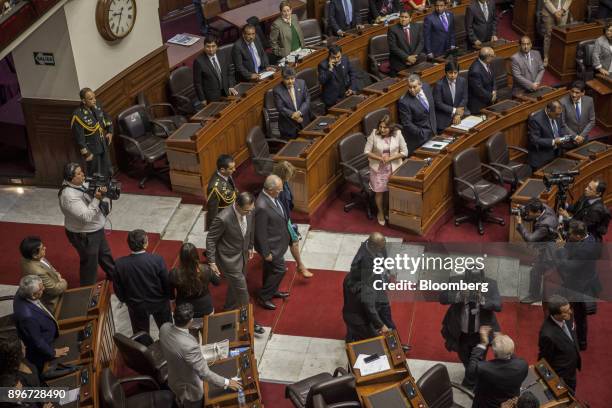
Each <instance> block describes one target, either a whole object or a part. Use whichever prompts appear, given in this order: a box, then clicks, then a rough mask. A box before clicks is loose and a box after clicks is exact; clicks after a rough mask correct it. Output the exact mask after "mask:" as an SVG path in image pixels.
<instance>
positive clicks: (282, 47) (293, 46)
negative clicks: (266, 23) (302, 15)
mask: <svg viewBox="0 0 612 408" xmlns="http://www.w3.org/2000/svg"><path fill="white" fill-rule="evenodd" d="M280 12H281V16H280V17H279V18H277V19H276V21H274V23H272V27H271V28H270V45H271V46H272V53H273V54H274V55H276V56H277V57H278V58H284V57H286V56H287V55H289V53H290V52H291V51H295V50H297V49H300V48H303V47H304V34H302V29H301V28H300V25H299V24H298V18H297V16H296V15H295V14H292V10H291V6H290V5H289V2H288V1H281V3H280Z"/></svg>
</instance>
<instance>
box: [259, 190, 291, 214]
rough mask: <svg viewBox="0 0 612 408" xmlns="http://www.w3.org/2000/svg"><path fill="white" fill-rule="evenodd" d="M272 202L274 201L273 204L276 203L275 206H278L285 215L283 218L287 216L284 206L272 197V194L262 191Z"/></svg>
mask: <svg viewBox="0 0 612 408" xmlns="http://www.w3.org/2000/svg"><path fill="white" fill-rule="evenodd" d="M262 192H263V193H264V194H265V195H266V196H267V197H268V198H269V199H270V200H272V202H273V203H274V205H276V206H277V207H278V208H279V209H280V210H281V213H282V214H283V217H284V216H285V211H283V206H282V205H281V203H280V202H279V201H278V199H277V198H274V197H272V196H271V195H270V194H268V193H266V192H265V191H262Z"/></svg>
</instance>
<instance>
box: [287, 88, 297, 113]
mask: <svg viewBox="0 0 612 408" xmlns="http://www.w3.org/2000/svg"><path fill="white" fill-rule="evenodd" d="M289 96H290V97H291V102H293V107H294V108H295V110H296V111H297V110H298V108H297V101H296V100H295V88H294V87H291V88H289Z"/></svg>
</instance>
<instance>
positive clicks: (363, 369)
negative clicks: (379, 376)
mask: <svg viewBox="0 0 612 408" xmlns="http://www.w3.org/2000/svg"><path fill="white" fill-rule="evenodd" d="M368 357H370V356H369V355H368V354H360V355H358V356H357V360H356V361H355V364H354V365H353V368H357V369H359V372H360V373H361V376H362V377H365V376H366V375H371V374H376V373H380V372H381V371H386V370H390V369H391V365H390V364H389V358H388V357H387V356H386V355H384V356H380V357H378V358H377V359H376V360H374V361H370V362H369V363H366V362H365V359H366V358H368Z"/></svg>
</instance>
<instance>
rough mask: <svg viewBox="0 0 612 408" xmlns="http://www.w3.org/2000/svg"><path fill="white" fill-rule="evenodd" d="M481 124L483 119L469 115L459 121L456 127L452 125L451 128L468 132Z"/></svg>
mask: <svg viewBox="0 0 612 408" xmlns="http://www.w3.org/2000/svg"><path fill="white" fill-rule="evenodd" d="M481 122H484V119H483V118H482V117H481V116H474V115H470V116H466V117H465V118H463V120H461V123H459V124H458V125H452V126H451V127H452V128H453V129H459V130H465V131H468V130H470V129H471V128H473V127H474V126H476V125H477V124H479V123H481Z"/></svg>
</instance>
